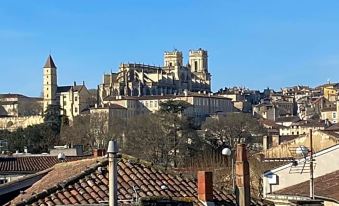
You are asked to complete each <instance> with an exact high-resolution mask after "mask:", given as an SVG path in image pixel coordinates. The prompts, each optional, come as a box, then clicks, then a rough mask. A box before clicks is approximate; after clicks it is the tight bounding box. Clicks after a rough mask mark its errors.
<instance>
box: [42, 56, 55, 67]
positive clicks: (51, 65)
mask: <svg viewBox="0 0 339 206" xmlns="http://www.w3.org/2000/svg"><path fill="white" fill-rule="evenodd" d="M44 68H56V66H55V64H54V61H53V59H52V56H51V55H48V57H47V60H46V63H45V66H44Z"/></svg>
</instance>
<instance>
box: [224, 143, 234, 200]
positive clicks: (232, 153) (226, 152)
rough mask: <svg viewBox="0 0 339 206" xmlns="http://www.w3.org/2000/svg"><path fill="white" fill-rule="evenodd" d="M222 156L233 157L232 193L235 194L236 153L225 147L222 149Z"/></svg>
mask: <svg viewBox="0 0 339 206" xmlns="http://www.w3.org/2000/svg"><path fill="white" fill-rule="evenodd" d="M221 154H222V155H224V156H228V157H231V170H232V193H233V194H234V193H235V178H234V151H233V150H232V149H231V148H229V147H225V148H224V149H222V151H221Z"/></svg>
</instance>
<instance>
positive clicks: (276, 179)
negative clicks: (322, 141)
mask: <svg viewBox="0 0 339 206" xmlns="http://www.w3.org/2000/svg"><path fill="white" fill-rule="evenodd" d="M316 144H317V143H314V145H316ZM316 151H318V150H316ZM338 155H339V145H334V146H332V147H328V148H327V149H324V150H321V151H319V152H317V153H315V154H314V161H315V166H314V178H315V179H316V181H315V182H316V184H315V186H314V187H315V196H316V199H321V200H323V201H324V205H328V206H330V205H331V206H332V205H338V199H337V200H334V199H333V198H329V197H331V195H333V194H335V192H336V191H337V189H338V187H337V186H338V179H337V178H335V179H333V180H332V181H336V182H333V183H334V184H331V183H330V182H326V180H325V179H322V180H320V181H317V178H318V177H322V176H324V175H328V174H331V173H333V172H336V171H338V170H339V159H338V158H337V157H338ZM309 158H310V157H309V156H308V157H306V158H301V157H299V158H298V157H296V162H294V163H292V162H291V163H288V164H286V165H283V166H281V167H278V168H276V169H273V170H269V171H267V172H265V173H264V174H263V196H264V198H265V199H267V200H270V201H273V202H274V203H275V205H286V206H287V205H293V204H292V202H293V201H297V200H310V198H309V190H308V192H307V193H306V194H300V193H301V190H302V187H301V185H300V184H301V183H303V182H307V184H306V189H307V186H309V180H310V172H309V171H310V170H309V167H310V161H309ZM330 185H331V186H334V187H333V188H332V189H330V190H327V192H323V189H322V188H324V187H325V188H326V187H329V186H330ZM293 186H299V187H297V188H296V189H297V190H299V192H295V191H294V193H293V194H289V192H288V188H291V189H292V187H293ZM286 189H287V191H286ZM331 190H332V191H331ZM298 193H299V194H298Z"/></svg>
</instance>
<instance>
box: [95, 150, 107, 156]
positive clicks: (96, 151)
mask: <svg viewBox="0 0 339 206" xmlns="http://www.w3.org/2000/svg"><path fill="white" fill-rule="evenodd" d="M105 155H106V150H105V149H93V157H94V158H95V157H102V156H105Z"/></svg>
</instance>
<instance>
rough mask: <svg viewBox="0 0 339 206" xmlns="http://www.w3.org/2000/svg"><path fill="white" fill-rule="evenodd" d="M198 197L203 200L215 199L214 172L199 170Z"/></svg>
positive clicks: (210, 200)
mask: <svg viewBox="0 0 339 206" xmlns="http://www.w3.org/2000/svg"><path fill="white" fill-rule="evenodd" d="M198 199H199V200H200V201H202V202H212V201H213V174H212V172H206V171H198Z"/></svg>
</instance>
